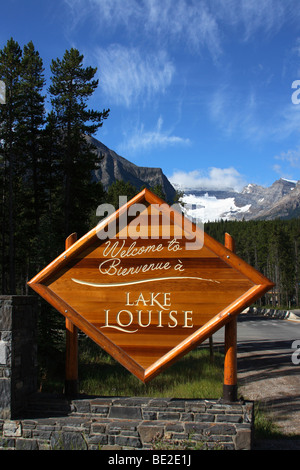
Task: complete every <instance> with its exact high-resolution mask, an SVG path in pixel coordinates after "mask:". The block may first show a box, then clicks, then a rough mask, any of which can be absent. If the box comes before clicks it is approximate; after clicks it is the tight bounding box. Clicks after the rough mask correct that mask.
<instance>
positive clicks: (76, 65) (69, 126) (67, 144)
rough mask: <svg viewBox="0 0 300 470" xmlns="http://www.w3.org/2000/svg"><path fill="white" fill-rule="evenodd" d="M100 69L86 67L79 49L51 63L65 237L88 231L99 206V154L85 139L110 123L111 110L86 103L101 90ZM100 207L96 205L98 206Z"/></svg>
mask: <svg viewBox="0 0 300 470" xmlns="http://www.w3.org/2000/svg"><path fill="white" fill-rule="evenodd" d="M96 71H97V69H96V68H92V67H86V68H84V67H83V55H81V54H80V53H79V51H78V50H77V49H73V48H72V49H70V50H69V51H66V52H65V54H64V56H63V59H62V60H60V59H58V58H57V59H56V60H53V61H52V64H51V72H52V77H51V81H52V84H51V86H50V87H49V92H50V94H51V103H52V106H53V112H54V113H55V116H56V125H57V126H58V131H59V132H60V141H59V158H60V165H61V167H60V170H61V185H62V193H61V195H60V198H61V202H62V204H63V220H62V222H61V223H62V227H61V229H62V233H63V235H64V237H67V236H68V235H69V234H70V232H72V231H78V224H79V221H81V222H82V230H85V229H86V225H87V223H88V222H87V221H88V216H87V214H90V211H91V209H92V206H93V204H96V198H97V190H98V186H97V184H96V183H93V182H92V180H91V174H92V171H93V170H94V169H95V168H96V159H97V156H96V153H95V152H93V149H92V146H91V145H90V144H88V142H87V140H86V139H85V136H86V135H93V134H94V133H95V132H96V131H97V129H99V128H100V127H101V126H102V125H103V120H104V119H107V117H108V115H109V109H108V110H103V111H102V112H100V111H94V110H90V109H87V101H88V99H89V98H90V97H91V96H92V94H93V93H94V91H95V90H96V88H97V86H98V80H96V79H94V76H95V74H96ZM95 207H97V204H96V206H95Z"/></svg>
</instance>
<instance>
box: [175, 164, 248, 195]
mask: <svg viewBox="0 0 300 470" xmlns="http://www.w3.org/2000/svg"><path fill="white" fill-rule="evenodd" d="M168 179H169V180H170V181H171V183H172V184H174V185H176V186H177V185H178V186H181V187H182V188H191V189H200V190H217V189H218V190H225V189H232V190H234V191H240V190H241V189H242V188H243V187H244V186H245V184H246V182H245V180H244V178H243V176H242V175H241V174H240V173H239V172H238V171H237V170H236V169H235V168H233V167H230V168H215V167H212V168H210V169H209V170H208V171H206V172H205V171H200V170H193V171H189V172H185V171H181V170H175V171H174V172H173V175H171V176H168Z"/></svg>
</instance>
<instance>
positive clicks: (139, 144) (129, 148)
mask: <svg viewBox="0 0 300 470" xmlns="http://www.w3.org/2000/svg"><path fill="white" fill-rule="evenodd" d="M190 144H191V142H190V140H189V139H185V138H182V137H179V136H176V135H173V134H172V132H171V131H168V130H163V120H162V118H161V117H160V118H159V119H158V121H157V124H156V127H155V128H154V129H153V130H150V131H147V130H145V128H144V125H143V124H142V125H141V126H140V127H139V128H136V129H135V130H134V131H133V132H132V133H131V134H130V135H129V136H127V135H126V136H125V139H124V141H123V143H122V144H120V146H119V147H118V151H122V152H124V151H126V152H131V153H135V152H137V151H145V150H146V151H148V150H150V149H153V148H155V147H160V148H162V147H169V146H174V145H176V146H177V145H185V146H186V145H190Z"/></svg>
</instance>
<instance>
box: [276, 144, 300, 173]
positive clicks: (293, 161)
mask: <svg viewBox="0 0 300 470" xmlns="http://www.w3.org/2000/svg"><path fill="white" fill-rule="evenodd" d="M274 158H275V160H276V161H277V162H282V163H275V164H274V165H273V170H274V171H275V172H276V173H278V174H279V175H280V176H281V177H282V178H295V170H296V179H299V177H298V173H299V169H300V147H299V148H297V149H291V150H288V151H287V152H282V153H281V154H280V155H276V156H275V157H274Z"/></svg>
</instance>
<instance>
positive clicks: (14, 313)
mask: <svg viewBox="0 0 300 470" xmlns="http://www.w3.org/2000/svg"><path fill="white" fill-rule="evenodd" d="M36 334H37V299H36V298H35V297H33V296H19V295H18V296H14V295H12V296H0V418H3V419H11V418H13V417H14V416H17V415H18V414H19V413H20V411H21V410H22V409H23V408H24V406H26V403H27V400H28V399H29V398H30V396H31V395H32V394H33V393H36V391H37V338H36Z"/></svg>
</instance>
